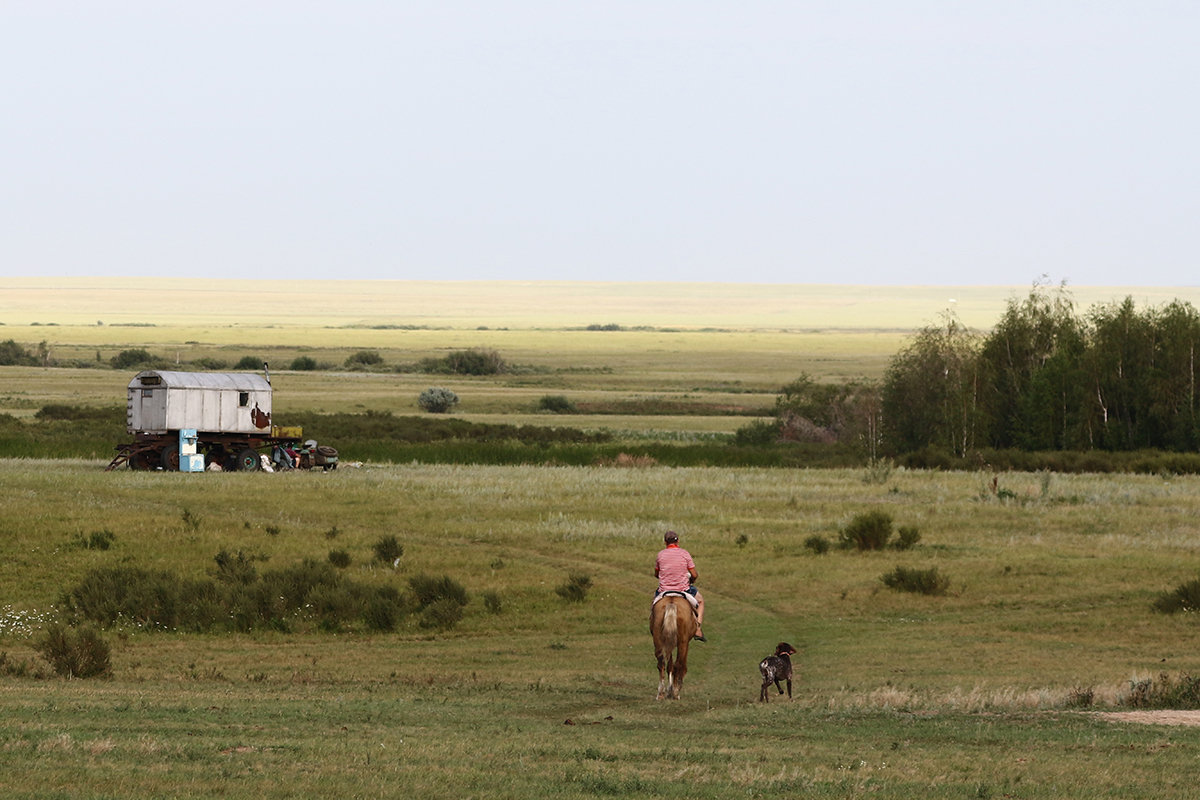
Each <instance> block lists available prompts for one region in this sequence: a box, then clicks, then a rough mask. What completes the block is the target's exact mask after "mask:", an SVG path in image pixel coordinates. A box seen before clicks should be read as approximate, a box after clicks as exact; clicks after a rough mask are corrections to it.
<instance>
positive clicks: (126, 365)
mask: <svg viewBox="0 0 1200 800" xmlns="http://www.w3.org/2000/svg"><path fill="white" fill-rule="evenodd" d="M158 360H159V359H158V357H157V356H154V355H151V354H150V352H149V351H148V350H143V349H142V348H135V349H132V350H122V351H121V352H119V353H117V354H116V355H115V356H113V357H112V358H111V359H109V361H108V363H110V364H112V366H113V369H132V368H134V367H144V366H148V365H150V364H153V363H155V362H156V361H158Z"/></svg>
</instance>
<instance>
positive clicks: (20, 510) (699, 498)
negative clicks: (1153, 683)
mask: <svg viewBox="0 0 1200 800" xmlns="http://www.w3.org/2000/svg"><path fill="white" fill-rule="evenodd" d="M100 466H101V464H100V463H99V462H85V461H75V462H72V461H19V460H9V461H0V493H3V496H4V497H5V503H4V504H3V505H2V506H0V530H3V532H4V536H3V538H0V585H3V586H4V587H5V600H4V602H5V603H6V604H8V607H7V608H5V609H4V619H5V620H16V619H17V618H20V619H23V620H28V621H27V622H25V623H23V624H22V625H17V624H16V623H15V622H13V623H11V624H9V623H6V624H4V625H0V631H3V633H0V651H2V652H4V653H5V661H6V663H7V664H10V665H11V664H14V663H22V662H27V663H30V664H36V663H37V658H36V656H35V655H34V653H33V648H32V645H33V642H34V641H35V640H36V637H37V635H38V631H39V630H40V629H42V628H43V627H44V626H45V625H46V624H48V617H49V615H51V613H52V607H53V606H54V605H55V604H56V603H57V601H58V598H59V596H60V595H61V593H62V592H63V591H64V589H65V588H67V587H68V586H70V585H72V584H73V583H74V582H76V581H78V580H79V579H80V578H82V576H84V575H86V574H87V572H88V571H89V570H91V569H94V568H96V567H99V566H106V565H107V566H112V565H129V566H138V567H143V568H147V569H165V570H169V571H172V572H175V573H177V574H179V575H180V576H181V577H183V578H197V577H203V576H205V575H207V574H209V573H210V572H211V570H212V569H213V567H214V561H213V557H214V555H215V554H216V553H217V552H219V551H221V550H226V551H229V552H236V551H238V550H242V551H245V552H246V553H248V554H253V555H254V557H255V558H259V559H262V560H260V561H259V562H258V565H259V568H260V570H266V569H274V568H282V567H286V566H288V565H291V564H296V563H299V562H300V561H301V560H303V559H305V558H312V559H317V560H321V561H323V560H325V559H326V557H327V554H328V552H329V550H330V547H331V538H330V536H329V533H330V531H331V530H332V529H334V528H336V529H337V534H336V539H334V540H333V541H335V542H336V547H337V548H339V549H341V550H344V551H345V552H347V553H349V554H350V555H351V557H352V558H351V566H349V567H348V568H346V569H345V570H343V571H342V572H343V573H344V574H346V575H347V576H348V577H349V578H351V579H353V580H354V581H357V582H363V583H366V584H371V585H386V586H395V587H397V588H400V589H403V588H405V587H406V586H407V585H408V582H409V579H410V578H412V577H414V576H418V575H429V576H434V577H437V576H442V575H445V576H449V577H450V578H451V579H453V580H454V581H456V582H457V583H459V584H461V585H462V586H463V587H464V588H465V589H466V591H467V592H468V595H469V599H468V603H467V606H466V607H465V609H464V616H463V619H462V621H461V622H460V623H459V624H458V625H457V626H455V627H454V628H453V629H452V630H450V631H446V632H438V631H434V630H429V629H425V628H422V627H421V626H420V624H419V619H418V618H417V617H416V616H414V617H411V618H408V619H406V620H404V621H403V622H402V623H401V625H400V628H399V629H398V631H397V632H396V633H394V634H372V633H369V632H367V631H365V630H361V629H353V628H352V629H348V630H344V631H342V632H341V633H336V634H335V633H323V632H321V631H319V630H317V629H315V628H306V627H305V626H304V625H303V624H299V625H297V626H296V628H295V629H294V630H293V631H292V632H291V633H286V634H285V633H279V632H271V631H256V632H251V633H246V634H236V635H224V636H217V635H195V634H190V635H189V634H183V633H175V632H170V631H147V630H143V629H141V628H138V627H137V626H136V625H132V624H126V625H123V626H121V627H119V628H118V629H116V630H113V631H109V632H108V633H107V634H106V636H107V637H109V639H110V641H111V642H112V645H113V652H112V666H113V673H114V677H113V678H112V679H111V680H107V681H96V680H88V681H83V680H75V681H64V680H61V679H57V678H36V677H32V676H21V675H18V674H11V671H10V674H5V675H4V676H3V677H0V713H3V715H4V717H5V719H8V720H10V723H9V724H8V725H7V726H6V727H5V729H4V731H3V732H2V733H0V773H2V774H5V775H7V776H21V777H9V778H7V779H6V780H7V785H6V790H7V795H8V796H13V797H46V796H61V797H117V796H139V795H140V796H166V795H169V796H177V797H201V796H213V795H214V794H222V795H224V796H229V797H285V796H297V795H304V796H335V795H336V796H382V795H385V794H386V795H391V794H394V793H395V792H397V791H400V792H403V793H406V794H413V795H418V796H425V797H470V796H488V797H517V796H521V797H529V796H558V797H594V796H597V795H600V796H618V797H653V796H664V795H671V794H673V793H675V792H677V791H678V787H679V785H680V783H681V782H682V783H684V784H686V786H687V793H688V795H689V796H695V797H728V796H742V795H745V796H768V795H774V796H778V795H785V796H786V795H793V796H813V797H826V796H827V797H846V796H860V795H861V796H879V797H896V798H910V797H911V798H924V797H976V796H992V797H1002V796H1004V795H1005V794H1011V795H1015V796H1038V797H1041V796H1054V797H1079V798H1084V797H1129V796H1144V795H1145V793H1146V792H1148V791H1149V792H1152V793H1153V794H1154V795H1155V796H1156V797H1181V798H1182V797H1188V796H1190V793H1191V792H1192V788H1193V787H1192V783H1191V780H1190V777H1189V776H1190V769H1189V768H1190V766H1191V763H1192V761H1194V758H1195V752H1196V749H1195V748H1196V747H1197V746H1200V732H1197V731H1195V730H1193V729H1180V728H1163V727H1155V726H1149V727H1141V726H1128V725H1118V724H1115V723H1112V722H1108V721H1105V720H1104V719H1102V718H1100V717H1097V716H1095V715H1094V714H1090V713H1087V712H1085V711H1079V710H1077V709H1075V708H1073V707H1072V704H1071V699H1070V698H1071V696H1072V693H1073V692H1075V691H1076V690H1077V689H1078V688H1080V687H1087V688H1090V689H1092V690H1093V691H1094V696H1095V698H1096V703H1097V708H1100V709H1104V708H1120V707H1121V705H1120V704H1121V702H1122V699H1123V697H1124V696H1125V695H1126V694H1127V693H1128V691H1129V689H1130V686H1131V683H1132V682H1134V681H1138V680H1144V679H1147V678H1150V677H1152V676H1156V675H1158V674H1159V673H1161V672H1164V671H1166V672H1171V673H1175V674H1184V673H1191V674H1196V673H1197V672H1198V671H1200V655H1197V654H1196V653H1195V649H1194V648H1192V647H1191V646H1190V641H1191V640H1192V639H1193V638H1194V635H1195V630H1194V627H1195V621H1194V620H1192V619H1191V618H1190V615H1164V614H1159V613H1156V612H1154V611H1153V610H1152V609H1151V604H1152V602H1153V600H1154V599H1155V597H1157V596H1158V595H1159V594H1160V593H1161V592H1162V591H1164V590H1168V589H1170V588H1172V587H1175V586H1177V585H1178V584H1179V583H1181V582H1182V581H1184V580H1188V579H1190V578H1192V577H1195V574H1194V573H1195V570H1194V569H1193V568H1192V567H1191V566H1190V565H1191V563H1192V562H1193V560H1194V557H1195V553H1196V547H1197V545H1196V544H1195V541H1194V537H1193V536H1192V527H1193V525H1192V522H1193V520H1194V518H1195V516H1196V515H1197V513H1200V479H1196V478H1182V477H1181V478H1172V479H1169V480H1164V479H1163V478H1161V477H1157V476H1095V475H1092V476H1051V477H1050V478H1049V480H1047V479H1046V477H1045V476H1042V475H1023V474H1019V473H1014V474H1010V475H1007V476H1005V485H1007V486H1009V487H1011V489H1012V491H1013V492H1014V493H1016V494H1018V495H1020V496H1021V497H1022V498H1024V501H1023V502H1021V503H1013V502H1002V501H1000V500H998V499H997V498H995V497H993V496H991V495H990V494H989V493H988V492H987V491H986V488H987V485H988V482H989V480H990V476H988V475H984V474H980V473H933V472H911V471H906V470H895V471H894V472H893V473H892V474H891V475H890V476H889V479H888V481H887V482H886V483H884V484H872V483H868V482H865V481H864V480H863V475H864V474H865V473H864V471H863V470H845V471H838V470H801V471H783V470H754V469H739V470H731V469H712V468H710V469H669V468H661V467H658V468H648V469H645V468H642V469H620V468H599V467H581V468H575V467H481V466H475V467H468V466H462V467H455V466H416V465H413V466H394V467H374V468H363V469H360V470H351V469H347V470H339V471H337V472H336V473H299V474H279V475H267V474H250V475H246V474H200V475H188V474H180V473H173V474H172V473H133V472H118V473H103V472H101V471H100ZM869 509H882V510H886V512H887V513H888V514H890V515H891V516H892V517H893V519H894V521H895V523H896V524H897V525H915V526H918V527H919V528H920V530H921V532H922V538H921V541H920V543H919V544H918V545H917V546H916V547H915V548H913V549H912V550H910V551H903V552H898V551H891V550H886V551H879V552H867V553H858V552H853V551H845V550H833V551H830V552H828V553H825V554H823V555H817V554H814V553H813V552H812V551H811V550H810V549H808V548H806V547H805V546H804V542H805V540H806V539H807V538H809V537H811V536H813V535H821V536H824V537H827V538H833V537H836V535H837V531H838V530H840V529H841V528H843V527H844V526H845V525H846V524H847V523H848V522H849V521H850V520H851V519H852V518H853V517H854V515H855V514H858V513H860V512H862V511H864V510H869ZM185 512H186V515H185ZM185 517H186V518H185ZM189 520H190V521H189ZM668 527H669V528H673V529H675V530H678V531H680V533H681V536H682V539H683V543H684V545H685V546H686V547H688V548H689V549H690V550H691V551H692V553H693V554H694V556H695V557H696V559H697V563H698V567H699V571H700V575H701V581H700V587H701V589H702V591H704V592H705V595H706V600H707V607H708V618H707V619H706V625H705V627H706V633H708V634H709V638H710V641H709V643H708V644H706V645H696V646H695V647H694V648H693V650H692V663H691V671H690V672H689V675H688V678H687V681H686V682H685V685H684V697H683V700H681V701H680V702H678V703H667V702H662V703H659V702H655V701H654V700H653V694H654V691H655V689H656V686H657V674H656V673H655V670H654V664H653V657H652V652H651V645H650V639H649V635H648V633H647V632H646V630H645V626H646V614H647V601H648V594H649V592H650V590H651V589H652V588H653V584H654V581H653V578H652V576H651V575H650V572H651V567H650V564H651V562H652V559H653V554H654V552H655V551H656V550H657V549H658V547H659V546H660V542H661V534H662V532H663V531H664V530H665V529H667V528H668ZM103 530H108V531H111V532H112V533H113V534H114V538H113V540H112V542H111V543H110V546H109V548H108V549H106V550H102V549H91V548H88V547H84V546H80V544H79V542H81V541H87V540H88V539H89V533H90V532H93V531H103ZM384 534H392V535H395V536H396V538H397V541H398V542H399V543H400V544H401V545H402V546H403V555H402V556H401V557H400V563H399V567H398V568H396V569H393V568H391V566H390V565H384V564H381V563H380V562H378V561H375V560H374V559H373V557H372V555H373V546H374V545H375V544H376V543H377V542H378V541H379V540H380V538H381V536H383V535H384ZM741 536H744V537H745V538H744V539H741V540H740V541H739V538H740V537H741ZM897 566H906V567H911V568H920V569H925V568H928V567H934V566H936V567H937V568H938V569H939V570H940V571H942V572H944V573H945V574H946V575H948V576H949V577H950V578H951V581H952V583H951V587H950V591H949V593H948V594H947V595H946V596H944V597H926V596H921V595H914V594H909V593H903V592H893V591H890V590H888V589H886V588H885V587H883V585H882V584H881V582H880V581H879V576H880V575H881V574H883V573H886V572H888V571H890V570H892V569H894V568H895V567H897ZM572 573H576V574H587V575H588V576H589V577H590V578H591V579H592V588H591V591H590V592H589V593H588V595H587V598H586V600H585V601H584V602H582V603H567V602H566V601H564V600H563V599H562V598H560V597H559V596H558V595H557V594H556V592H555V589H556V587H558V586H560V585H562V583H563V581H564V580H565V579H566V578H567V577H568V576H569V575H570V574H572ZM489 594H492V595H493V596H495V597H497V598H499V599H500V600H501V601H502V611H501V613H499V614H496V613H493V612H492V611H491V610H489V608H488V607H487V606H486V604H485V600H484V598H485V596H487V595H489ZM780 640H786V641H789V642H791V643H793V644H794V645H796V646H797V647H798V648H799V650H800V654H799V655H798V656H797V657H796V659H795V661H796V664H797V668H798V676H797V677H798V680H797V687H796V699H795V700H794V701H793V702H792V703H791V704H787V703H786V702H779V701H778V700H777V699H776V698H774V697H773V698H772V702H771V703H769V704H767V705H765V706H762V705H759V704H757V703H756V702H755V700H756V698H757V695H758V683H759V676H758V673H757V662H758V660H759V659H760V658H761V657H762V656H764V655H766V654H767V653H768V652H769V651H770V649H771V648H772V647H773V645H774V643H775V642H777V641H780ZM43 668H44V667H43ZM567 720H570V721H571V723H573V724H567ZM673 787H674V788H673Z"/></svg>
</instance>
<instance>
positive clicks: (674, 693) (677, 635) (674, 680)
mask: <svg viewBox="0 0 1200 800" xmlns="http://www.w3.org/2000/svg"><path fill="white" fill-rule="evenodd" d="M695 632H696V617H695V616H694V615H693V613H692V605H691V603H689V602H688V601H687V598H685V597H684V596H683V595H681V594H667V595H666V596H664V597H662V598H661V599H660V600H659V601H658V602H657V603H655V604H654V606H653V608H652V609H651V611H650V635H651V636H653V637H654V656H655V658H657V659H658V699H659V700H662V699H663V698H664V697H665V698H667V699H668V700H678V699H679V687H680V686H682V685H683V676H684V675H686V674H687V656H688V646H689V645H691V643H692V635H693V634H694V633H695Z"/></svg>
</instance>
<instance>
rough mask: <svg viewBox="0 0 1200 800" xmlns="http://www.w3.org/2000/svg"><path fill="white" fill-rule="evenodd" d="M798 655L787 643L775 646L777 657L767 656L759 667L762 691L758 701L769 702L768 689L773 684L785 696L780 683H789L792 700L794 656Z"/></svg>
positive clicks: (789, 696) (788, 689)
mask: <svg viewBox="0 0 1200 800" xmlns="http://www.w3.org/2000/svg"><path fill="white" fill-rule="evenodd" d="M794 655H796V648H794V647H792V646H791V645H790V644H788V643H787V642H780V643H779V644H777V645H775V655H773V656H767V657H766V658H764V659H763V660H762V661H761V662H759V665H758V671H759V672H761V673H762V676H763V682H762V691H760V692H759V693H758V700H759V702H761V703H765V702H767V687H769V686H770V685H771V684H772V683H773V684H775V688H776V689H778V690H779V693H780V694H783V687H782V686H780V685H779V682H780V681H787V694H788V700H791V699H792V658H791V657H792V656H794Z"/></svg>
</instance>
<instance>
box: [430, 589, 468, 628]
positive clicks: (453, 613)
mask: <svg viewBox="0 0 1200 800" xmlns="http://www.w3.org/2000/svg"><path fill="white" fill-rule="evenodd" d="M462 617H463V608H462V606H461V605H459V604H458V603H457V602H455V601H454V600H452V599H450V598H448V597H443V598H441V599H440V600H435V601H434V602H432V603H430V604H429V605H428V606H426V607H425V609H424V610H423V611H422V612H421V621H420V623H419V624H420V625H421V627H422V628H434V629H436V630H449V629H450V628H453V627H454V626H455V625H457V624H458V623H459V621H460V620H462Z"/></svg>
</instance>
